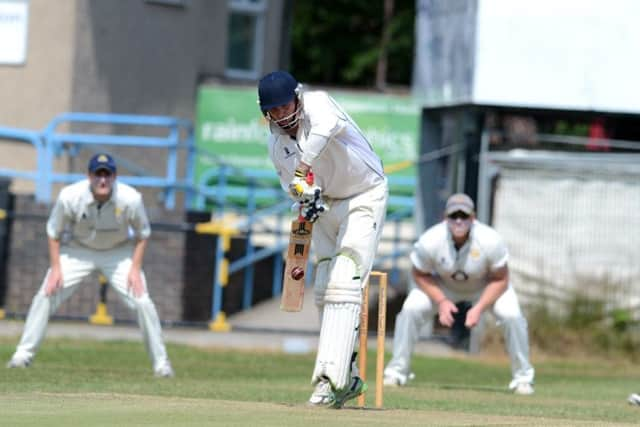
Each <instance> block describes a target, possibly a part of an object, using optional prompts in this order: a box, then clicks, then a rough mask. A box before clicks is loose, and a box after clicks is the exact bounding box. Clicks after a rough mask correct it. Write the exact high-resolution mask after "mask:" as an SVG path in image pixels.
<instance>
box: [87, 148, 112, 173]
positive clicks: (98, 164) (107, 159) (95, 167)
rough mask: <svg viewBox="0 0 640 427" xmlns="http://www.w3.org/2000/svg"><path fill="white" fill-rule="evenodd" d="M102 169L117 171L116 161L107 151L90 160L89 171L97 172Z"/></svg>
mask: <svg viewBox="0 0 640 427" xmlns="http://www.w3.org/2000/svg"><path fill="white" fill-rule="evenodd" d="M100 169H104V170H107V171H109V172H111V173H116V161H115V160H113V157H111V156H110V155H108V154H106V153H98V154H96V155H94V156H93V157H92V158H91V160H89V172H90V173H95V172H96V171H99V170H100Z"/></svg>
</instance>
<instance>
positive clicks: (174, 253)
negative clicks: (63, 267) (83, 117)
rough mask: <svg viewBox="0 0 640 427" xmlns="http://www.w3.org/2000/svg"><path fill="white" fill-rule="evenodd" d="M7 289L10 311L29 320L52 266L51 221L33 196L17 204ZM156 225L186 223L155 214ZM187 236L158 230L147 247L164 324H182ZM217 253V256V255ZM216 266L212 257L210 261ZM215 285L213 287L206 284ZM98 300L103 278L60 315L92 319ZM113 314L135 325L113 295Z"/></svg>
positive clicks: (83, 288)
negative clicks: (48, 227) (47, 230)
mask: <svg viewBox="0 0 640 427" xmlns="http://www.w3.org/2000/svg"><path fill="white" fill-rule="evenodd" d="M14 200H15V201H14V205H15V206H14V217H15V218H14V219H13V220H12V224H11V234H10V238H9V251H8V262H7V267H8V268H7V282H6V286H5V288H6V290H5V299H4V301H5V304H4V305H5V307H4V308H5V310H6V312H7V313H9V314H11V315H16V316H19V317H21V316H24V315H26V313H27V311H28V309H29V305H30V304H31V299H32V298H33V296H34V295H35V293H36V291H37V290H38V288H39V287H40V286H41V284H42V280H43V278H44V275H45V273H46V271H47V268H48V267H49V253H48V247H47V236H46V233H45V226H46V218H47V216H48V214H49V209H50V208H49V207H48V206H45V205H41V204H38V203H35V202H34V201H33V198H32V197H27V196H17V197H15V199H14ZM154 216H156V217H157V218H155V220H156V221H162V222H166V223H176V224H178V223H180V222H182V217H181V214H179V213H171V212H159V213H157V212H154ZM185 236H186V234H185V233H184V232H182V231H159V230H155V229H154V230H153V232H152V234H151V239H150V241H149V244H148V245H147V252H146V254H145V260H144V270H145V275H146V277H147V282H148V287H149V292H150V294H151V298H152V299H153V301H154V303H155V304H156V307H157V309H158V314H159V315H160V318H161V319H162V320H163V321H180V320H181V319H182V311H183V307H182V289H183V284H182V280H183V272H182V267H183V257H184V253H183V251H184V246H185V245H184V240H185ZM212 253H213V252H212ZM210 260H211V262H213V255H211V258H210ZM207 286H210V283H209V284H207ZM98 300H99V284H98V274H97V273H94V274H92V275H91V276H90V277H88V278H87V279H85V280H84V281H83V282H82V284H81V285H80V286H79V289H78V290H77V291H76V292H75V293H74V294H73V295H72V296H71V298H69V299H68V300H67V301H65V302H64V303H63V304H62V305H61V306H60V308H59V309H58V310H57V312H56V313H55V314H56V316H61V317H62V316H64V317H73V318H78V317H88V316H90V315H91V314H93V313H94V312H95V307H96V303H97V302H98ZM107 300H108V303H107V307H108V310H109V314H111V315H112V316H113V317H114V318H115V319H117V320H125V321H130V320H135V319H136V317H135V313H134V312H132V311H131V310H129V309H128V308H127V307H126V306H125V305H124V304H123V303H122V302H121V301H120V300H119V299H118V297H117V295H116V293H115V292H113V290H111V289H110V290H109V291H108V294H107Z"/></svg>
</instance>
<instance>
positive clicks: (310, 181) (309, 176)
mask: <svg viewBox="0 0 640 427" xmlns="http://www.w3.org/2000/svg"><path fill="white" fill-rule="evenodd" d="M305 181H306V182H307V185H313V172H311V169H309V171H308V172H307V176H306V178H305ZM300 212H302V207H300V208H299V210H298V221H300V222H305V221H306V219H305V218H304V217H303V216H302V214H301V213H300Z"/></svg>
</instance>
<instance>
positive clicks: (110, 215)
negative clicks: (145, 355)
mask: <svg viewBox="0 0 640 427" xmlns="http://www.w3.org/2000/svg"><path fill="white" fill-rule="evenodd" d="M116 172H117V170H116V164H115V161H114V160H113V158H112V157H111V156H109V155H108V154H96V155H95V156H93V157H92V158H91V160H90V161H89V166H88V179H86V180H82V181H80V182H77V183H75V184H71V185H68V186H66V187H65V188H63V189H62V191H61V192H60V195H59V196H58V199H57V201H56V203H55V206H54V207H53V209H52V211H51V214H50V216H49V220H48V221H47V235H48V241H49V261H50V267H49V270H48V271H47V274H46V276H45V278H44V281H43V283H42V286H41V287H40V290H39V291H38V293H36V295H35V296H34V297H33V301H32V303H31V307H30V309H29V314H28V315H27V320H26V323H25V327H24V332H23V334H22V338H21V339H20V343H19V344H18V347H17V349H16V352H15V353H14V355H13V357H12V358H11V360H10V361H9V363H8V364H7V367H8V368H26V367H28V366H29V365H30V364H31V362H32V361H33V358H34V357H35V354H36V352H37V350H38V348H39V346H40V343H41V342H42V339H43V338H44V334H45V331H46V328H47V323H48V322H49V316H50V315H51V314H53V313H54V312H55V311H56V309H57V308H58V306H59V305H60V304H61V303H62V302H63V301H65V300H66V299H67V298H69V297H70V296H71V295H72V294H73V293H74V292H75V291H76V290H77V289H78V286H79V285H80V283H81V282H82V280H83V279H85V278H86V277H87V276H89V275H90V274H91V273H92V272H93V271H96V270H97V271H100V272H101V273H102V274H103V275H104V276H105V277H106V278H107V280H108V282H109V284H110V285H111V286H112V287H113V289H115V291H116V292H117V294H118V296H119V297H120V298H121V299H122V300H123V301H124V303H125V304H126V305H127V306H128V307H130V308H132V309H134V310H136V311H137V313H138V323H139V325H140V328H141V329H142V333H143V336H144V341H145V345H146V348H147V350H148V352H149V356H150V358H151V361H152V365H153V366H152V367H153V372H154V374H155V376H158V377H172V376H173V369H172V367H171V363H170V362H169V358H168V357H167V352H166V349H165V346H164V342H163V340H162V329H161V326H160V320H159V319H158V313H157V312H156V308H155V306H154V304H153V302H152V301H151V299H150V298H149V293H148V291H147V283H146V279H145V276H144V272H143V271H142V260H143V257H144V251H145V248H146V245H147V239H148V238H149V235H150V234H151V228H150V226H149V220H148V219H147V214H146V212H145V209H144V205H143V203H142V196H141V195H140V193H139V192H138V191H137V190H135V189H134V188H132V187H130V186H128V185H126V184H124V183H120V182H117V181H116Z"/></svg>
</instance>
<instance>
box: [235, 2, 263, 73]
mask: <svg viewBox="0 0 640 427" xmlns="http://www.w3.org/2000/svg"><path fill="white" fill-rule="evenodd" d="M228 1H229V3H228V4H229V20H228V23H229V25H228V42H227V67H226V70H225V75H226V76H227V77H230V78H237V79H252V80H255V79H257V78H258V76H259V75H260V74H261V72H262V60H263V57H264V45H263V42H264V39H265V34H264V32H265V31H264V21H265V14H266V10H267V0H228Z"/></svg>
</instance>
